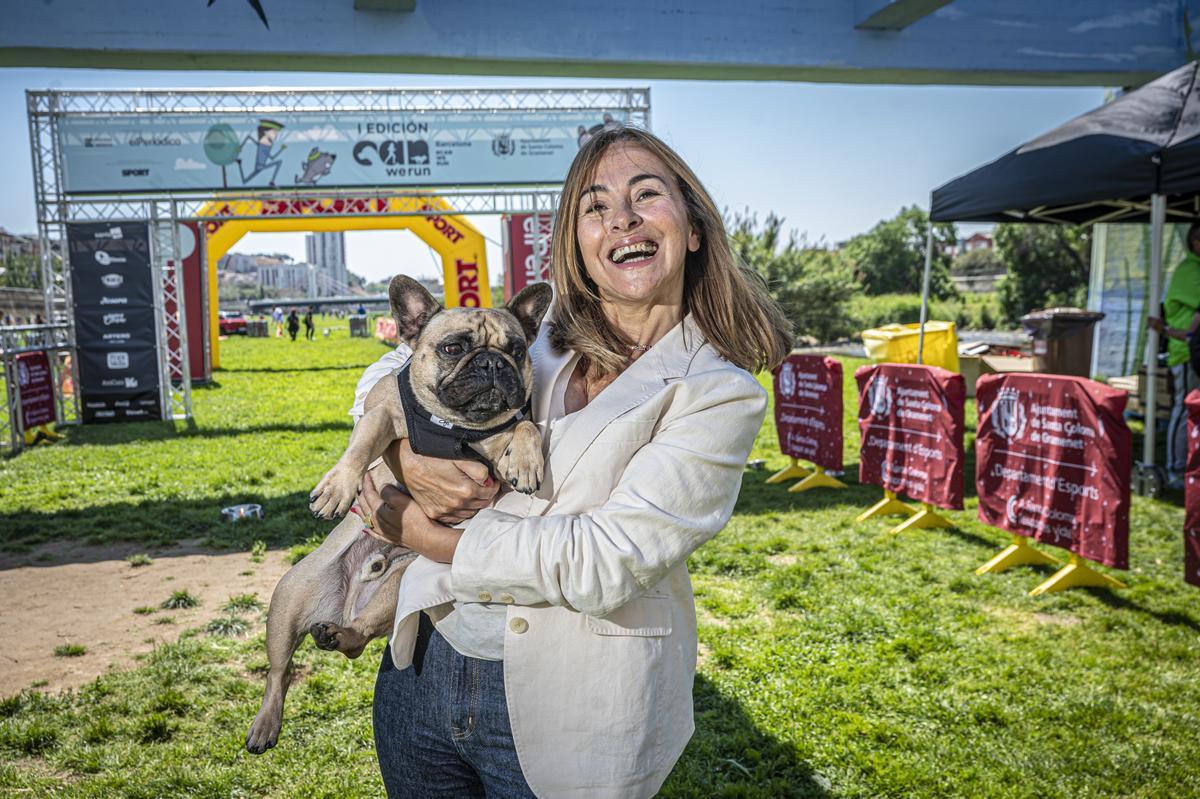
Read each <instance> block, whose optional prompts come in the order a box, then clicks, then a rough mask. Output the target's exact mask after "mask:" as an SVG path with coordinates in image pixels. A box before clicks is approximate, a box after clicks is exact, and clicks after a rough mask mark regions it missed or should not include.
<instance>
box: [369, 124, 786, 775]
mask: <svg viewBox="0 0 1200 799" xmlns="http://www.w3.org/2000/svg"><path fill="white" fill-rule="evenodd" d="M557 220H558V222H557V224H556V226H555V230H554V240H553V262H554V265H555V267H554V278H553V279H554V287H555V289H556V297H555V302H554V305H553V306H552V308H551V311H550V317H551V319H550V321H549V323H548V324H545V325H543V329H542V331H541V335H540V336H539V338H538V340H537V341H536V342H535V344H534V346H533V347H532V349H531V355H532V358H533V362H534V366H535V384H534V402H533V409H534V417H535V420H536V421H537V422H538V423H539V424H540V425H541V427H542V432H543V440H544V442H545V446H546V448H547V453H548V454H547V460H546V477H545V480H544V481H543V484H542V487H541V489H540V490H539V491H538V492H537V494H535V495H534V496H532V497H529V496H525V495H522V494H515V493H505V494H503V495H501V496H500V497H499V499H498V500H496V501H495V503H494V504H493V505H492V507H489V508H485V509H483V510H479V511H478V512H477V513H475V511H476V509H477V508H479V507H482V506H483V505H486V504H489V503H490V500H491V498H492V494H493V493H494V492H495V487H494V486H493V485H490V484H489V481H488V480H487V478H486V471H485V470H483V469H482V468H481V467H478V465H477V464H462V463H458V462H448V461H440V462H439V461H430V460H426V459H421V458H417V457H416V456H414V455H412V453H411V450H409V449H408V448H407V446H406V444H404V443H401V444H400V445H398V446H399V447H400V450H399V452H398V453H396V457H397V459H398V460H399V464H400V468H401V470H402V471H403V474H404V481H405V483H406V484H407V485H408V487H409V488H410V490H411V491H412V498H409V497H408V496H407V495H405V494H404V493H403V492H402V491H400V490H399V489H397V488H395V487H394V486H385V487H383V488H382V489H381V490H380V491H379V492H377V491H376V490H375V487H374V485H373V484H368V485H367V486H366V487H365V488H364V492H363V497H362V502H361V503H360V507H365V508H366V514H367V518H368V519H369V520H370V521H371V526H372V529H373V532H374V533H375V534H377V535H381V536H383V537H385V538H387V539H389V540H392V541H399V542H402V543H403V544H404V545H406V546H409V547H411V548H412V549H414V550H416V551H417V552H419V553H421V554H422V555H423V556H424V557H423V558H421V559H418V560H417V561H416V562H415V563H414V564H413V565H412V566H410V567H409V571H408V572H407V573H406V574H405V578H404V584H403V585H402V588H401V596H400V606H399V608H398V610H397V614H396V628H395V630H394V631H393V636H392V640H391V644H390V650H389V654H388V655H385V657H384V663H383V665H382V667H381V670H380V674H379V677H378V681H377V683H376V689H375V738H376V747H377V749H378V752H379V759H380V767H381V769H382V771H383V775H384V782H385V784H386V786H387V789H388V794H389V795H390V796H394V797H398V796H472V795H478V796H483V795H485V794H486V795H487V796H506V797H507V796H529V795H537V796H543V797H558V796H578V797H604V796H611V797H631V796H651V795H653V794H654V793H655V792H656V791H657V790H658V788H659V787H660V786H661V785H662V783H663V781H664V780H665V779H666V777H667V775H668V774H669V773H670V771H671V768H672V767H673V765H674V764H675V761H676V760H677V759H678V758H679V755H680V753H681V752H682V751H683V748H684V746H685V745H686V743H687V741H688V739H689V738H690V736H691V734H692V730H693V728H694V727H693V723H692V695H691V687H692V678H693V675H694V671H695V664H696V645H697V641H696V617H695V608H694V604H693V599H692V591H691V583H690V580H689V577H688V573H687V569H686V566H685V561H686V560H687V557H688V555H690V554H691V553H692V552H693V551H694V550H695V549H696V548H697V547H699V546H700V545H701V544H703V543H704V542H705V541H707V540H708V539H709V538H711V537H712V536H713V535H715V534H716V533H717V532H718V531H719V530H720V529H721V528H722V527H723V526H724V525H725V523H726V522H727V521H728V519H729V516H730V514H731V513H732V510H733V505H734V502H735V500H736V499H737V495H738V491H739V489H740V487H741V477H742V471H743V467H744V465H745V461H746V456H747V455H748V454H749V452H750V449H751V446H752V445H753V443H754V438H755V434H756V433H757V432H758V429H759V427H760V426H761V424H762V419H763V414H764V411H765V409H766V397H765V393H764V392H763V391H762V389H761V388H760V387H759V385H758V383H757V382H756V381H755V379H754V377H753V376H752V375H751V374H750V371H753V370H760V369H764V368H768V367H774V366H776V365H777V364H778V363H780V362H781V361H782V360H783V358H784V357H785V356H786V355H787V353H788V350H789V349H790V344H791V340H790V334H789V332H788V325H787V322H786V320H785V319H784V318H783V316H782V315H781V313H780V312H779V309H778V308H777V307H776V306H775V304H774V303H773V302H772V301H771V300H770V299H769V298H768V297H767V295H766V292H765V291H764V289H763V286H762V284H761V281H758V280H757V279H755V278H754V277H752V276H750V275H749V274H748V273H746V272H744V271H743V270H741V269H739V268H738V267H737V265H736V262H735V259H734V257H733V255H732V253H731V252H730V249H729V244H728V241H727V240H726V236H725V232H724V228H723V225H722V220H721V217H720V214H719V213H718V212H717V209H716V207H715V206H714V204H713V202H712V200H711V199H710V198H709V196H708V194H707V193H706V192H705V190H704V188H703V187H702V186H701V184H700V181H699V180H698V179H697V178H696V176H695V175H694V174H693V173H692V171H691V170H690V169H689V168H688V167H687V165H686V164H684V163H683V161H682V160H681V159H680V158H679V156H678V155H676V154H675V153H674V152H673V151H671V150H670V148H668V147H667V146H666V145H665V144H663V143H662V142H661V141H659V140H658V139H657V138H655V137H654V136H652V135H650V134H648V133H645V132H642V131H638V130H633V129H625V128H617V129H615V130H608V131H603V132H601V133H599V134H597V135H596V136H595V137H594V138H592V139H591V140H590V141H588V142H587V143H585V144H584V145H583V146H582V147H581V149H580V151H579V154H578V156H577V157H576V159H575V162H574V164H573V165H572V166H571V170H570V172H569V173H568V175H567V179H566V182H565V185H564V186H563V192H562V200H561V203H560V206H559V210H558V215H557ZM360 388H361V387H360ZM448 486H449V488H448ZM450 494H454V495H453V496H451V495H450ZM473 513H474V516H471V514H473ZM468 517H470V521H469V522H467V523H466V525H465V526H463V527H462V528H461V529H456V528H453V527H449V526H446V525H445V524H442V523H441V522H439V521H433V520H431V519H439V518H441V519H443V520H445V521H453V520H459V519H465V518H468ZM435 561H436V562H441V563H448V564H450V567H449V569H443V571H442V572H441V574H440V575H439V574H438V573H437V567H436V566H434V565H433V562H435ZM426 564H427V565H426ZM421 610H423V611H424V612H423V613H421V612H418V611H421ZM435 627H436V629H434V628H435ZM410 664H411V665H410Z"/></svg>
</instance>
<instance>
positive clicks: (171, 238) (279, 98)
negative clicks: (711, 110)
mask: <svg viewBox="0 0 1200 799" xmlns="http://www.w3.org/2000/svg"><path fill="white" fill-rule="evenodd" d="M26 105H27V111H28V117H29V139H30V146H31V150H32V156H33V180H34V194H35V201H36V204H37V233H38V238H39V245H40V246H39V253H40V259H41V260H40V267H41V277H42V287H43V292H44V295H45V315H46V319H47V320H51V321H54V322H59V323H62V324H65V325H66V330H67V333H66V335H67V345H68V347H69V350H70V351H71V352H72V353H74V348H75V329H74V322H73V319H72V316H71V308H72V304H71V302H72V298H71V280H70V263H69V260H68V258H67V257H66V255H65V248H66V240H67V237H66V232H67V225H68V224H71V223H75V222H100V221H103V222H109V221H121V222H141V223H147V224H149V225H150V232H151V258H152V263H153V268H154V276H155V280H156V285H157V286H158V291H157V292H156V309H157V311H158V314H157V317H158V318H157V321H156V324H157V327H158V335H159V341H158V347H159V351H160V356H161V357H160V364H161V365H160V378H161V379H160V383H161V385H162V387H163V389H162V390H163V396H162V410H163V418H164V419H186V418H188V417H190V416H191V411H192V402H191V379H190V371H189V365H188V356H187V327H186V324H185V310H184V301H183V300H184V298H183V282H182V275H181V272H182V270H181V269H180V268H178V266H177V264H179V263H180V260H179V257H178V253H179V233H178V223H179V222H180V221H184V220H192V219H197V220H207V219H212V218H213V216H212V208H213V204H214V202H220V203H224V204H225V207H226V210H227V211H228V212H227V213H222V214H220V218H221V219H223V220H229V219H244V218H255V219H258V218H262V217H261V215H256V216H254V217H244V216H238V215H237V211H236V209H237V208H238V207H239V203H238V201H239V200H242V201H246V200H252V201H256V202H262V203H264V204H269V205H270V207H271V210H272V213H271V216H272V217H273V218H305V217H312V216H313V215H315V214H320V215H322V216H325V217H329V216H339V217H347V216H351V217H352V216H370V217H380V216H432V215H437V214H442V213H445V211H444V210H438V209H435V208H427V209H426V210H417V209H420V208H422V204H421V203H412V204H411V207H412V208H413V209H414V210H411V211H405V212H389V211H381V210H379V209H381V208H387V207H388V202H386V201H389V200H395V199H397V198H404V197H412V198H421V197H427V196H437V197H439V198H441V199H442V200H444V201H447V202H449V203H450V204H451V205H452V206H453V207H454V209H455V213H456V214H514V213H533V214H539V215H541V214H545V215H550V216H553V214H554V212H555V210H556V208H557V206H558V195H559V188H560V187H559V186H558V185H540V184H539V185H530V186H524V187H507V186H506V187H499V186H495V187H488V186H483V187H480V186H470V187H467V186H438V187H436V188H433V187H431V188H429V189H417V190H414V189H407V188H405V189H395V190H392V189H388V188H387V187H384V186H381V187H379V188H376V189H365V190H364V189H357V190H320V191H319V192H305V191H299V192H298V191H294V190H271V191H270V192H247V191H245V190H241V191H237V192H219V193H215V194H214V193H201V192H164V193H157V194H147V193H138V194H121V193H114V194H111V195H95V194H88V195H78V194H74V195H72V194H68V193H67V192H66V191H65V190H64V184H63V168H62V163H63V162H62V156H61V153H60V152H59V147H58V141H59V139H58V125H59V121H60V120H61V119H62V118H64V117H66V116H79V117H88V116H95V117H134V118H136V117H138V116H142V115H145V116H147V117H149V116H151V115H162V114H196V115H211V114H238V113H248V114H249V113H253V114H269V113H283V112H326V113H338V112H346V113H362V112H379V113H409V114H413V113H415V114H419V113H421V112H434V111H437V112H463V113H464V114H472V113H474V114H479V113H484V114H486V113H488V112H496V113H499V112H514V111H517V112H519V111H530V112H537V111H580V110H597V109H607V110H620V111H623V112H625V113H626V114H627V115H628V119H629V122H630V124H632V125H635V126H637V127H642V128H646V129H649V127H650V90H649V89H648V88H582V89H415V90H409V89H325V88H320V89H282V90H256V89H203V90H154V91H30V92H26ZM463 135H469V131H468V132H467V133H464V134H463ZM339 198H343V199H344V200H345V202H342V203H338V204H337V208H336V210H333V209H331V208H330V206H329V203H328V201H329V200H330V199H333V200H337V199H339ZM373 201H382V202H373ZM60 308H61V309H64V310H62V311H60V310H59V309H60ZM76 361H77V359H75V358H72V359H71V363H72V368H73V369H76V370H77V367H76V366H75V363H76ZM75 377H76V384H78V375H77V374H76V375H75ZM77 395H78V392H76V394H75V395H74V396H75V397H76V399H75V401H74V406H73V407H70V408H66V409H62V412H61V413H60V418H59V422H60V423H74V422H77V421H78V420H79V418H80V415H79V406H78V399H77Z"/></svg>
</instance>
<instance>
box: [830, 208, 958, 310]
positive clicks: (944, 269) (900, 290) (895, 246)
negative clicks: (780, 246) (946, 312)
mask: <svg viewBox="0 0 1200 799" xmlns="http://www.w3.org/2000/svg"><path fill="white" fill-rule="evenodd" d="M928 234H929V214H927V213H926V212H925V211H922V210H921V209H920V208H918V207H917V206H915V205H914V206H912V207H909V208H901V209H900V213H898V214H896V216H895V217H894V218H892V219H885V220H883V221H881V222H879V223H878V224H877V225H875V227H873V228H871V230H870V232H868V233H862V234H860V235H858V236H855V237H854V238H852V239H851V240H850V241H849V242H848V243H847V244H846V246H845V248H843V251H844V252H845V254H846V257H847V258H848V259H849V260H850V263H851V264H853V267H854V276H855V278H856V279H857V280H858V281H859V283H861V284H862V287H863V289H864V290H865V291H866V292H867V293H868V294H907V293H913V292H917V293H920V291H921V283H922V280H923V276H924V273H925V245H926V243H927V237H928ZM957 240H958V238H957V233H956V231H955V229H954V225H953V224H952V223H949V222H936V223H934V226H933V244H934V250H933V263H932V264H931V267H930V278H929V293H930V296H933V297H936V298H938V299H949V298H952V297H956V296H958V292H957V291H956V290H955V288H954V282H953V281H952V280H950V269H949V267H950V256H949V255H948V254H947V253H949V251H950V248H951V247H953V246H954V244H955V243H956V242H957Z"/></svg>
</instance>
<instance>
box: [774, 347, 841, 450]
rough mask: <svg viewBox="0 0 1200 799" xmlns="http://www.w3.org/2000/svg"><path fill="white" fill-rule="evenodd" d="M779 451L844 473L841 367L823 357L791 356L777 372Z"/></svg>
mask: <svg viewBox="0 0 1200 799" xmlns="http://www.w3.org/2000/svg"><path fill="white" fill-rule="evenodd" d="M775 428H776V430H777V431H778V433H779V451H780V452H782V453H783V454H784V455H787V456H788V457H789V458H801V459H803V460H806V461H810V462H812V463H814V464H816V465H817V466H820V467H822V468H825V469H828V470H830V471H834V472H840V471H841V470H842V365H841V364H840V363H838V362H837V361H835V360H834V359H833V358H829V357H827V356H823V355H789V356H788V359H787V360H786V361H784V362H783V364H782V365H781V366H780V367H779V368H778V369H776V370H775Z"/></svg>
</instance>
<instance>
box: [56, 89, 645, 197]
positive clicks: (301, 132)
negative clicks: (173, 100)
mask: <svg viewBox="0 0 1200 799" xmlns="http://www.w3.org/2000/svg"><path fill="white" fill-rule="evenodd" d="M627 117H628V113H627V112H625V111H619V110H613V111H611V112H604V111H599V110H580V111H553V110H545V111H497V112H491V111H488V112H481V111H423V112H420V113H414V112H404V111H388V110H381V111H372V112H365V111H354V112H349V111H348V112H338V113H334V112H325V111H321V112H317V111H311V112H280V113H273V112H272V113H270V114H269V115H264V116H253V115H249V114H171V113H163V114H136V115H112V116H105V115H92V114H89V115H87V116H71V115H66V116H64V117H62V119H61V120H60V121H59V123H58V146H59V152H60V153H61V154H62V163H63V188H64V190H65V191H67V192H68V193H109V192H144V191H218V190H225V189H228V190H231V191H234V190H236V191H241V190H245V189H254V190H262V189H270V188H303V189H309V190H311V189H313V188H315V187H318V186H320V187H327V188H348V187H361V186H423V187H432V186H447V185H454V186H464V185H477V184H488V185H498V184H499V185H511V184H531V183H561V182H562V180H563V178H564V177H565V176H566V174H567V168H568V167H570V165H571V161H572V160H573V159H574V158H575V153H576V152H578V151H579V147H580V145H582V144H583V142H585V141H587V140H588V139H589V138H591V136H592V135H594V134H595V133H596V132H598V131H600V130H603V129H604V128H605V127H608V126H615V125H619V124H623V123H624V122H625V121H627Z"/></svg>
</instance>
